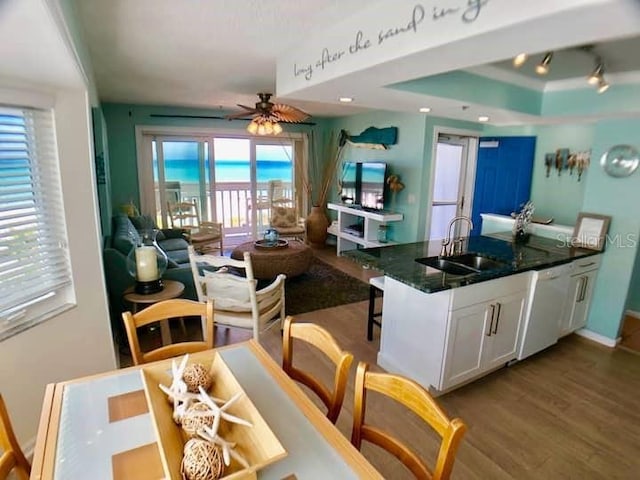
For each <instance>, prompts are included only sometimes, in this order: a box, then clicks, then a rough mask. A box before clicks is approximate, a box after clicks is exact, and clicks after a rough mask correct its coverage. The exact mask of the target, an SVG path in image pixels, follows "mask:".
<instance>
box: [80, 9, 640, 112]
mask: <svg viewBox="0 0 640 480" xmlns="http://www.w3.org/2000/svg"><path fill="white" fill-rule="evenodd" d="M75 3H76V7H77V10H78V14H79V18H80V19H81V24H82V26H83V28H84V34H85V37H86V40H87V44H88V48H89V51H90V53H91V60H92V63H93V70H94V74H95V78H96V83H97V88H98V92H99V96H100V100H101V101H103V102H123V103H138V104H156V105H176V106H194V107H206V108H220V109H223V110H237V108H236V107H235V104H237V103H242V104H245V105H250V106H251V105H253V104H254V103H255V102H256V101H257V97H256V95H255V94H256V93H257V92H274V91H275V86H276V60H277V58H278V57H279V56H281V54H282V53H283V52H286V51H287V50H290V49H291V48H293V47H294V46H296V45H297V44H300V43H304V42H306V41H307V40H309V39H313V38H320V37H318V34H320V33H323V34H327V32H330V31H331V27H332V26H333V25H334V24H335V23H338V22H340V21H341V20H344V19H345V18H347V17H353V18H357V17H354V15H356V14H357V12H359V11H361V10H362V9H364V8H366V7H367V6H368V5H370V4H371V1H370V0H313V1H311V0H266V1H265V0H201V1H195V0H191V1H180V0H109V1H105V0H75ZM587 23H588V22H587ZM567 28H571V25H569V26H567ZM601 29H602V30H603V31H604V33H603V32H598V34H599V35H600V38H607V39H610V38H611V36H612V35H611V33H610V29H608V28H604V25H603V26H602V27H601ZM589 33H590V32H586V33H585V32H584V31H573V32H570V34H569V35H568V34H567V33H566V32H565V33H562V32H554V35H555V36H556V37H558V38H561V37H563V38H573V39H574V41H578V40H584V38H590V37H589V35H588V34H589ZM639 33H640V30H639ZM314 35H315V37H314ZM513 35H515V36H514V37H513V38H514V41H513V42H512V43H513V44H514V46H513V48H516V47H515V44H516V43H518V42H527V43H528V42H530V41H534V40H535V41H538V43H542V44H544V43H545V37H544V35H536V36H535V37H536V38H532V39H528V38H527V39H525V40H522V35H520V38H519V37H518V32H516V31H514V32H513ZM550 41H551V40H547V41H546V43H547V44H549V42H550ZM554 41H555V40H554ZM567 43H568V42H567V41H566V40H565V41H564V43H562V44H561V45H567ZM485 47H486V48H483V49H482V51H480V50H477V51H476V52H475V53H473V52H469V54H468V55H467V57H468V58H467V66H472V65H473V63H469V60H470V59H471V58H473V57H472V56H471V55H476V56H477V55H478V54H479V53H481V52H482V55H485V57H487V59H486V60H485V61H487V60H489V61H495V60H498V59H499V58H504V57H505V56H506V55H505V54H503V55H502V56H497V55H498V53H497V52H499V51H506V50H508V49H509V46H505V45H493V47H491V45H487V46H485ZM638 47H640V42H639V41H638V40H637V39H632V40H621V41H615V42H612V43H611V45H608V44H603V45H597V46H596V50H597V51H598V52H599V53H600V54H601V55H602V56H603V58H604V59H605V61H606V63H607V67H608V69H609V71H612V72H613V71H614V70H619V71H626V70H628V69H634V70H640V65H639V64H640V56H639V55H638V54H637V53H636V52H638V51H639V50H638ZM444 50H446V49H444ZM491 52H493V57H492V58H490V59H489V57H491V55H492V53H491ZM447 58H453V57H452V56H450V55H446V54H445V53H442V54H441V55H439V56H438V60H439V61H438V62H437V63H435V64H434V62H426V63H422V62H416V61H415V59H414V60H413V62H412V63H411V64H410V63H409V59H407V61H406V62H404V64H402V65H400V64H396V65H392V66H387V65H380V68H379V69H373V70H371V71H369V72H362V74H360V75H351V76H345V77H344V78H341V79H338V80H337V81H334V82H327V83H326V84H325V85H320V86H319V87H317V88H316V89H315V91H313V92H312V91H308V92H305V94H304V95H299V96H298V98H296V99H294V98H295V97H296V95H293V96H289V97H288V98H287V99H286V100H284V101H285V102H286V103H289V104H292V105H295V106H297V107H299V108H302V109H303V110H305V111H307V112H309V113H311V114H312V115H315V116H332V115H346V114H352V113H357V112H358V111H361V110H363V108H364V107H368V108H379V109H388V110H398V111H407V112H415V111H416V107H417V106H422V105H429V106H431V107H432V108H433V114H435V115H439V116H444V117H450V118H458V119H466V120H473V121H475V119H476V118H477V115H478V108H483V106H480V105H472V106H471V107H472V108H471V109H468V110H466V111H463V110H462V109H461V105H462V103H461V102H458V101H455V100H451V99H444V98H436V97H428V96H425V95H417V94H411V93H408V92H397V91H393V90H391V89H381V88H380V86H379V85H378V84H376V85H373V84H374V83H376V81H379V82H378V83H380V82H382V81H386V82H387V84H388V83H393V81H401V80H405V79H409V78H415V77H416V76H420V75H419V74H418V69H421V68H422V69H424V68H429V67H430V66H433V65H437V66H439V67H441V68H443V70H442V71H446V64H447V61H446V59H447ZM534 59H535V58H533V59H532V60H530V61H529V64H528V66H526V67H525V68H524V69H522V71H519V72H514V71H513V68H512V67H511V64H510V60H506V61H505V62H502V63H500V62H498V63H496V64H491V65H490V66H489V68H486V67H482V68H485V70H484V71H485V73H486V74H487V75H488V76H491V74H490V73H487V72H493V73H496V72H498V73H502V74H503V75H502V77H503V78H502V79H505V75H506V77H508V78H510V79H511V81H513V82H516V83H524V82H526V81H528V82H529V84H531V85H533V86H537V87H538V88H540V89H543V88H544V85H545V83H544V82H543V81H541V80H540V79H539V78H532V77H524V76H523V74H524V75H526V72H527V69H528V68H532V65H533V63H534V62H533V60H534ZM471 61H472V60H471ZM457 68H461V67H460V66H458V67H457ZM591 68H593V60H592V59H590V58H589V56H587V55H585V54H584V53H582V52H576V51H573V52H562V51H558V53H557V54H556V58H554V62H553V64H552V69H551V73H550V74H549V76H548V78H546V79H545V80H546V81H548V80H559V79H566V78H569V77H584V76H586V75H587V74H588V73H589V71H590V69H591ZM450 69H451V68H449V70H450ZM409 72H413V73H412V75H413V77H411V76H408V77H407V76H406V75H410V73H409ZM432 73H440V72H437V71H436V72H430V73H429V72H426V74H432ZM403 75H405V76H404V77H403ZM497 76H500V75H497ZM533 76H535V74H534V75H533ZM383 90H384V91H383ZM342 91H348V92H349V93H350V94H352V95H354V96H356V97H357V99H358V100H359V101H358V104H357V106H352V105H349V106H347V105H343V104H338V103H337V101H336V96H337V94H338V93H337V92H342ZM310 99H312V100H313V101H309V100H310ZM276 100H277V98H276ZM483 110H484V111H483V112H481V113H486V114H489V115H490V116H491V117H492V123H493V120H494V119H497V122H496V124H512V123H518V122H535V121H536V119H537V120H538V121H541V120H540V119H539V118H538V117H533V116H526V115H516V114H515V113H514V112H510V111H507V110H500V109H496V108H494V109H487V108H483Z"/></svg>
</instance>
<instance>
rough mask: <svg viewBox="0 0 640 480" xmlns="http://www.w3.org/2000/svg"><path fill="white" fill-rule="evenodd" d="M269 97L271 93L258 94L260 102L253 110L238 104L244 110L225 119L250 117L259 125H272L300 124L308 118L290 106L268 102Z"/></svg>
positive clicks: (307, 115) (306, 114) (304, 113)
mask: <svg viewBox="0 0 640 480" xmlns="http://www.w3.org/2000/svg"><path fill="white" fill-rule="evenodd" d="M271 96H272V94H271V93H258V97H260V101H259V102H257V103H256V106H255V108H251V107H247V106H246V105H241V104H238V106H239V107H240V108H242V109H244V111H242V112H238V113H232V114H230V115H226V116H225V118H226V119H227V120H234V119H237V118H245V117H251V118H253V121H255V122H257V123H258V124H259V123H262V122H266V121H269V122H272V123H273V122H284V123H300V122H303V121H304V120H306V119H307V118H309V117H310V115H309V114H308V113H306V112H303V111H302V110H300V109H298V108H296V107H292V106H291V105H285V104H283V103H272V102H270V101H269V99H270V98H271ZM252 123H253V122H252Z"/></svg>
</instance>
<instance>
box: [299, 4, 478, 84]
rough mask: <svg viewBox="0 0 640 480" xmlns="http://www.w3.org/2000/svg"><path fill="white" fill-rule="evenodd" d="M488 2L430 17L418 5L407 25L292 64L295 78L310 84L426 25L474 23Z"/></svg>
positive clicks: (357, 38)
mask: <svg viewBox="0 0 640 480" xmlns="http://www.w3.org/2000/svg"><path fill="white" fill-rule="evenodd" d="M488 2H489V0H466V1H461V2H460V3H461V5H459V6H457V7H446V8H442V7H437V6H434V7H433V9H432V11H431V15H430V16H428V15H427V9H426V8H425V7H424V6H423V5H422V4H420V3H418V4H416V5H415V6H414V7H413V10H412V11H411V16H410V18H409V20H408V21H407V22H406V23H403V24H401V25H396V26H391V27H387V28H382V29H380V30H379V31H378V32H377V33H376V34H375V35H371V36H368V35H365V33H364V32H363V31H362V30H358V31H357V32H356V33H355V35H354V36H353V41H352V42H351V43H349V45H347V46H345V48H344V49H338V50H330V49H329V48H327V47H325V48H323V49H322V51H321V52H320V57H319V58H318V59H317V60H316V61H315V62H310V63H306V64H302V65H299V64H298V63H297V62H296V63H294V64H293V75H294V77H299V76H303V77H304V78H305V80H311V78H312V77H313V73H314V71H317V70H324V69H325V68H327V67H329V66H330V65H332V64H335V63H337V62H339V61H340V60H342V59H343V58H345V57H346V56H347V55H356V54H358V53H360V52H363V51H366V50H369V49H373V48H375V47H377V46H380V45H382V44H384V43H387V42H388V41H390V40H392V39H393V38H396V37H398V36H401V35H404V34H407V33H412V32H413V33H417V32H418V27H419V26H420V25H421V24H422V23H424V22H425V21H432V22H437V21H439V20H441V19H443V18H446V17H452V16H453V17H456V16H457V18H458V19H459V20H460V21H461V22H462V23H473V22H475V21H476V20H477V19H478V17H479V16H480V12H481V11H482V8H483V7H484V6H485V5H486V4H487V3H488Z"/></svg>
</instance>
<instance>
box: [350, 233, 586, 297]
mask: <svg viewBox="0 0 640 480" xmlns="http://www.w3.org/2000/svg"><path fill="white" fill-rule="evenodd" d="M441 247H442V243H441V241H440V240H436V241H432V242H417V243H407V244H401V245H391V246H388V247H377V248H367V249H361V250H348V251H345V252H343V255H344V256H347V257H349V258H352V259H353V260H355V261H356V262H358V263H360V264H362V265H365V266H368V267H370V268H373V269H375V270H379V271H381V272H383V273H384V274H385V275H386V276H388V277H390V278H393V279H395V280H398V281H400V282H402V283H404V284H406V285H409V286H411V287H414V288H416V289H418V290H420V291H422V292H426V293H435V292H440V291H442V290H448V289H451V288H456V287H462V286H466V285H472V284H476V283H480V282H484V281H487V280H493V279H495V278H500V277H505V276H507V275H513V274H516V273H521V272H526V271H529V270H539V269H543V268H548V267H552V266H555V265H561V264H563V263H568V262H571V261H573V260H575V259H578V258H582V257H587V256H590V255H595V254H597V253H598V252H595V251H592V250H587V249H582V248H575V247H569V246H566V245H564V244H563V243H562V242H561V241H559V240H552V239H548V238H543V237H538V236H534V235H531V236H530V237H529V238H528V240H527V242H526V243H515V242H513V241H512V237H511V234H510V233H509V232H505V233H495V234H492V235H481V236H474V237H467V238H465V239H464V246H463V252H464V253H476V254H479V255H482V256H484V257H488V258H491V259H494V260H498V261H501V262H504V263H505V265H504V266H501V267H500V268H498V269H493V270H489V271H485V272H481V273H470V274H468V275H453V274H450V273H444V272H442V271H440V270H437V269H435V268H431V267H428V266H425V265H422V264H420V263H418V262H416V261H415V259H416V258H424V257H432V256H437V255H438V254H439V253H440V249H441Z"/></svg>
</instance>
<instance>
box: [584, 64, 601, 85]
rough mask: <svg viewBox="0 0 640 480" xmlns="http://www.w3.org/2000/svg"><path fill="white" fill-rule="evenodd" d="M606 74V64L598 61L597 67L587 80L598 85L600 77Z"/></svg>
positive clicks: (590, 83)
mask: <svg viewBox="0 0 640 480" xmlns="http://www.w3.org/2000/svg"><path fill="white" fill-rule="evenodd" d="M603 75H604V65H603V64H602V62H598V64H597V65H596V68H594V69H593V72H591V74H590V75H589V76H588V77H587V81H588V82H589V85H597V84H598V83H599V82H600V79H601V78H602V76H603Z"/></svg>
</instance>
